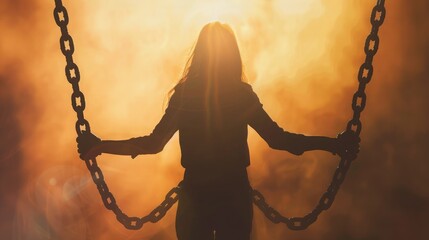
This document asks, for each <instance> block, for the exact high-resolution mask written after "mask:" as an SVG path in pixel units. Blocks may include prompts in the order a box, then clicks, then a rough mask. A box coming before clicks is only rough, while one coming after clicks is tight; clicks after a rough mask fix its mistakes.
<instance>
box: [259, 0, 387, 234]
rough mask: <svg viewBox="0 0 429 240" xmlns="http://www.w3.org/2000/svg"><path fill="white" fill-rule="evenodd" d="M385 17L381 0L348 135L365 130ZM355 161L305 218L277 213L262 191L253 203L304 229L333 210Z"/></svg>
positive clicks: (341, 169)
mask: <svg viewBox="0 0 429 240" xmlns="http://www.w3.org/2000/svg"><path fill="white" fill-rule="evenodd" d="M385 17H386V8H385V7H384V0H378V1H377V4H376V5H375V7H374V8H373V10H372V14H371V25H372V29H371V33H370V34H369V36H368V37H367V39H366V41H365V48H364V51H365V54H366V58H365V62H364V63H363V64H362V66H361V67H360V68H359V73H358V80H359V87H358V90H357V91H356V93H355V94H354V95H353V100H352V109H353V118H352V119H351V120H350V121H349V122H348V124H347V128H346V133H347V134H353V135H356V136H359V134H360V132H361V130H362V123H361V121H360V119H359V118H360V114H361V113H362V111H363V110H364V109H365V105H366V94H365V87H366V85H367V84H368V83H369V82H370V81H371V78H372V75H373V72H374V68H373V66H372V61H373V59H374V56H375V54H376V53H377V50H378V47H379V43H380V39H379V37H378V30H379V28H380V26H381V25H382V24H383V22H384V19H385ZM353 160H354V159H350V158H345V157H342V158H341V161H340V164H339V165H338V167H337V169H336V171H335V173H334V177H333V179H332V182H331V184H330V185H329V187H328V189H327V191H326V192H325V193H324V194H323V195H322V197H321V198H320V200H319V203H318V204H317V205H316V207H315V208H314V210H313V211H312V212H310V213H309V214H307V215H305V216H304V217H292V218H287V217H284V216H282V215H281V214H280V213H279V212H278V211H277V210H275V209H274V208H272V207H270V205H268V204H267V202H266V201H265V198H264V196H263V195H262V194H261V193H260V192H259V191H257V190H254V189H252V197H253V202H254V203H255V205H256V206H258V207H259V209H261V211H262V212H263V213H264V214H265V216H266V217H267V218H268V219H269V220H271V221H272V222H273V223H280V222H282V223H284V224H286V225H287V227H288V228H289V229H291V230H304V229H306V228H307V227H308V226H310V225H311V224H312V223H314V222H315V221H316V220H317V217H318V216H319V214H320V213H321V212H322V211H325V210H328V209H329V208H330V207H331V205H332V203H333V202H334V199H335V196H336V195H337V192H338V190H339V188H340V186H341V184H342V183H343V181H344V179H345V177H346V174H347V171H348V169H349V167H350V165H351V162H352V161H353Z"/></svg>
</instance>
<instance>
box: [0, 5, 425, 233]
mask: <svg viewBox="0 0 429 240" xmlns="http://www.w3.org/2000/svg"><path fill="white" fill-rule="evenodd" d="M64 4H65V6H66V7H67V9H68V13H69V16H70V24H69V32H70V34H71V35H72V36H73V39H74V43H75V47H76V51H75V54H74V60H75V62H76V63H77V64H78V66H79V68H80V71H81V75H82V81H81V89H82V91H83V92H84V93H85V97H86V102H87V109H86V110H85V117H86V118H87V119H88V120H89V121H90V123H91V129H92V131H93V132H94V133H95V134H97V135H98V136H99V137H101V138H103V139H126V138H131V137H135V136H142V135H146V134H148V133H150V132H151V131H152V129H153V127H154V126H155V124H156V123H157V122H158V121H159V119H160V118H161V116H162V114H163V106H164V103H165V100H166V97H167V92H168V91H169V90H170V89H171V87H173V86H174V84H175V83H176V82H177V80H178V79H179V77H180V75H181V72H182V70H183V67H184V64H185V61H186V59H187V57H188V55H189V53H190V49H191V48H192V46H193V44H194V43H195V41H196V38H197V36H198V33H199V30H200V29H201V28H202V26H203V25H204V24H206V23H207V22H209V21H213V20H220V21H222V22H226V23H229V24H230V25H231V26H232V27H233V29H234V30H235V31H236V34H237V38H238V40H239V45H240V49H241V51H242V56H243V60H244V63H245V68H246V74H247V77H248V79H249V82H250V83H251V84H252V86H253V88H254V89H255V91H256V92H257V93H258V96H259V98H260V99H261V101H262V103H263V104H264V108H265V109H266V110H267V112H268V113H269V114H270V115H271V117H272V118H273V119H275V120H276V121H277V122H278V123H279V125H280V126H282V127H284V128H285V129H287V130H288V131H292V132H300V133H304V134H308V135H327V136H332V137H333V136H335V135H336V134H337V133H339V132H341V131H342V130H343V129H344V128H345V125H346V122H347V121H348V120H349V119H350V118H351V117H352V110H351V108H350V104H351V98H352V94H353V93H354V91H355V90H356V89H357V79H356V75H357V70H358V67H359V66H360V64H361V63H363V61H364V57H365V56H364V52H363V44H364V41H365V38H366V36H367V35H368V34H369V31H370V23H369V16H370V13H371V10H372V7H373V5H374V4H375V1H338V0H336V1H334V0H305V1H297V0H270V1H263V0H251V1H249V0H248V1H243V0H229V1H226V0H223V1H219V0H217V1H214V0H212V1H196V0H195V1H194V0H187V1H171V0H167V1H135V0H126V1H121V2H118V1H64ZM53 7H54V2H53V1H52V2H50V1H38V0H33V1H2V2H1V3H0V32H1V41H0V56H1V58H0V109H1V115H0V132H1V134H2V137H1V139H0V143H1V144H0V159H1V163H2V166H1V168H0V176H1V177H0V178H1V184H0V186H1V189H0V190H1V195H0V206H1V207H0V210H1V213H2V214H1V216H0V237H1V238H2V239H32V240H37V239H107V240H109V239H152V240H155V239H160V240H164V239H175V230H174V216H175V213H174V212H175V207H174V208H173V209H172V210H170V212H169V213H168V214H167V216H166V218H165V219H163V220H162V221H160V222H159V223H157V224H147V225H145V226H144V228H143V230H140V231H129V230H126V229H124V228H123V226H122V225H120V224H119V223H118V222H117V221H116V219H115V217H114V215H113V214H112V213H111V212H110V211H108V210H106V209H105V208H104V206H103V205H102V201H101V199H100V197H99V196H98V193H97V189H96V187H95V185H94V184H93V183H92V181H91V180H90V175H89V173H88V172H87V170H86V169H85V165H84V164H83V162H82V161H80V160H79V158H78V155H77V153H76V143H75V137H76V136H75V133H74V121H75V120H76V116H75V115H74V112H73V109H72V108H71V105H70V94H71V91H72V90H71V87H70V85H69V83H68V82H67V81H66V79H65V76H64V71H63V69H64V65H65V60H64V57H63V56H62V55H61V52H60V50H59V36H60V31H59V29H58V27H57V26H56V25H55V22H54V19H53V16H52V11H53ZM386 7H387V11H388V15H387V18H386V21H385V24H384V25H383V26H382V27H381V30H380V40H381V47H380V50H379V52H378V54H377V55H376V57H375V61H374V67H375V72H374V77H373V81H372V82H371V83H370V84H369V85H368V88H367V95H368V101H367V107H366V109H365V111H364V113H363V115H362V122H363V131H362V134H361V138H362V144H361V153H360V155H359V157H358V159H357V160H356V162H354V163H353V165H352V167H351V169H350V171H349V174H348V176H347V178H346V180H345V182H344V184H343V186H342V187H341V189H340V192H339V193H338V195H337V198H336V201H335V203H334V205H333V207H332V208H331V209H330V210H329V211H327V212H324V213H322V215H321V216H320V217H319V219H318V221H317V222H316V223H315V224H314V225H312V226H311V227H310V228H309V229H308V230H306V231H303V232H292V231H290V230H288V229H287V228H286V226H284V225H275V224H273V223H271V222H269V221H268V220H267V219H266V218H265V217H264V216H263V215H262V213H260V211H259V210H258V209H256V208H255V218H254V228H253V233H252V239H285V238H290V239H408V238H413V239H424V236H425V232H424V231H425V229H427V227H428V224H427V221H426V218H427V216H428V215H429V208H428V205H427V202H428V199H429V190H428V189H427V187H426V186H425V184H424V183H425V182H428V180H429V177H428V175H427V170H428V167H429V166H428V165H429V164H428V163H427V161H426V159H427V156H428V154H429V153H428V150H427V145H428V141H429V140H428V139H429V135H428V134H429V132H428V130H429V129H428V127H427V123H426V122H427V119H428V116H429V111H428V109H429V108H428V106H427V105H428V98H427V94H426V90H427V89H428V87H429V86H428V84H429V83H428V81H427V76H428V74H429V72H428V69H427V65H428V63H429V46H427V44H428V42H429V41H428V35H429V27H428V26H429V24H428V23H429V20H428V19H427V18H426V17H425V15H426V9H428V8H429V3H428V2H426V1H423V0H418V1H413V2H412V3H410V2H409V1H386ZM249 145H250V148H251V158H252V160H251V161H252V164H251V166H250V167H249V172H250V178H251V182H252V185H253V186H254V187H255V188H257V189H258V190H260V191H261V192H263V193H264V195H265V196H266V199H267V201H268V202H269V203H270V204H272V205H273V206H274V207H275V208H276V209H278V210H279V211H280V212H281V213H283V214H284V215H287V216H303V215H305V214H307V213H308V212H309V211H311V210H312V208H313V207H314V206H315V204H316V203H317V202H318V199H319V197H320V195H321V194H322V193H323V192H324V190H325V189H326V187H327V186H328V184H329V181H330V180H331V176H332V174H333V172H334V171H335V168H336V165H337V163H338V159H336V158H335V157H334V156H332V155H330V154H328V153H323V152H319V151H315V152H310V153H306V154H304V155H303V156H302V157H295V156H292V155H290V154H288V153H286V152H280V151H275V150H271V149H269V147H268V146H267V144H266V143H264V142H263V140H262V139H261V138H259V136H258V135H257V134H256V133H255V132H254V131H253V130H251V131H250V136H249ZM179 159H180V151H179V146H178V138H177V135H175V136H174V137H173V139H172V140H171V141H170V142H169V143H168V144H167V146H166V148H165V149H164V151H163V152H162V153H160V154H158V155H154V156H139V157H138V158H136V159H134V160H131V159H130V158H126V157H117V156H108V155H106V156H104V155H103V156H101V157H99V159H98V160H99V164H100V167H101V168H102V169H103V173H104V174H105V178H106V181H107V183H108V184H109V188H110V190H111V191H112V192H113V193H114V195H115V198H116V199H117V202H118V204H119V205H120V206H121V207H122V209H123V211H124V212H125V213H127V214H129V215H135V216H143V215H145V214H147V213H149V212H150V211H151V210H152V209H153V208H154V207H155V206H157V205H158V204H159V203H160V202H161V201H162V200H163V198H164V194H165V193H167V192H168V191H169V189H171V188H172V187H173V186H175V185H176V184H177V183H178V182H179V181H180V180H181V178H182V174H183V169H182V168H181V166H180V163H179Z"/></svg>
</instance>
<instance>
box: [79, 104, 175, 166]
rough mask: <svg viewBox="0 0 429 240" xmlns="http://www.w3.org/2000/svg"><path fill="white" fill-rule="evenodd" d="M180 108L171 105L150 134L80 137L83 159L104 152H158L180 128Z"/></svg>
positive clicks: (135, 153)
mask: <svg viewBox="0 0 429 240" xmlns="http://www.w3.org/2000/svg"><path fill="white" fill-rule="evenodd" d="M177 115H178V109H176V108H174V107H171V106H169V107H168V108H167V109H166V111H165V114H164V116H163V117H162V119H161V120H160V122H159V123H158V124H157V125H156V127H155V129H154V130H153V132H152V133H151V134H150V135H147V136H144V137H136V138H131V139H128V140H100V139H99V138H98V137H96V136H95V135H93V134H84V135H82V136H80V137H78V139H77V142H78V152H79V153H80V154H81V158H82V159H91V158H94V157H96V156H98V155H100V154H102V153H108V154H115V155H128V156H131V157H132V158H135V157H136V156H137V155H140V154H156V153H159V152H161V151H162V149H163V148H164V146H165V145H166V144H167V142H168V141H169V140H170V139H171V137H172V136H173V135H174V133H175V132H176V131H177V130H178V116H177Z"/></svg>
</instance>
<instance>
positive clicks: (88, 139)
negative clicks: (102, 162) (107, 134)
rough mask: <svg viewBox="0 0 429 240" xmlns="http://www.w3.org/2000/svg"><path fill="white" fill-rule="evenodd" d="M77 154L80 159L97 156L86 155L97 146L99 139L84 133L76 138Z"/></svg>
mask: <svg viewBox="0 0 429 240" xmlns="http://www.w3.org/2000/svg"><path fill="white" fill-rule="evenodd" d="M76 142H77V148H78V150H77V151H78V153H80V156H81V158H82V159H88V158H90V157H96V156H97V155H99V154H93V155H88V156H87V153H88V152H89V151H91V150H92V149H93V148H94V147H95V146H97V145H98V144H99V143H100V142H101V139H100V138H98V137H97V136H95V135H94V134H92V133H85V134H82V135H80V136H78V137H77V138H76Z"/></svg>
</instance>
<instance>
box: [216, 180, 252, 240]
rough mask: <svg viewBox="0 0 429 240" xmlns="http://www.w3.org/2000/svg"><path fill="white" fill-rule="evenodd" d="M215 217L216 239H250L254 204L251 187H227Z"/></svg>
mask: <svg viewBox="0 0 429 240" xmlns="http://www.w3.org/2000/svg"><path fill="white" fill-rule="evenodd" d="M224 194H226V195H225V196H223V197H224V199H223V200H221V199H219V200H220V201H221V202H220V204H219V211H218V214H216V217H215V231H216V234H215V235H216V240H249V239H250V233H251V231H252V219H253V205H252V200H251V197H250V188H249V187H247V189H246V188H244V189H243V188H241V189H236V188H234V189H227V190H226V191H225V192H224Z"/></svg>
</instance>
